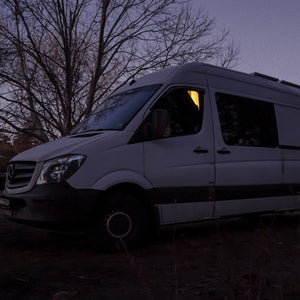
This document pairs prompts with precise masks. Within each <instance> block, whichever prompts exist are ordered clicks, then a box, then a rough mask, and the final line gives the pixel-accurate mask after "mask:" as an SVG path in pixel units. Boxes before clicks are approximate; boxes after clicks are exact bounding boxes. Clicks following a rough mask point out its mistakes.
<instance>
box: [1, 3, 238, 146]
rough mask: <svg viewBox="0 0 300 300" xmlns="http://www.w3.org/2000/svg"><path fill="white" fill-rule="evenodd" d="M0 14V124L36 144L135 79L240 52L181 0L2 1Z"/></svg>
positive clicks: (231, 58)
mask: <svg viewBox="0 0 300 300" xmlns="http://www.w3.org/2000/svg"><path fill="white" fill-rule="evenodd" d="M0 16H1V21H0V42H1V50H2V49H3V50H2V51H1V53H0V54H3V55H4V54H5V60H1V61H0V63H2V65H1V68H0V123H1V125H0V126H1V127H0V128H1V130H2V131H3V132H7V133H27V134H29V135H31V136H33V137H35V138H38V139H39V140H40V141H42V142H45V141H48V140H49V139H54V138H56V137H59V136H64V135H66V134H68V133H69V132H70V130H71V129H72V128H73V127H74V126H75V125H76V124H78V123H79V122H80V121H81V120H82V119H83V118H84V117H86V116H87V115H88V114H89V113H90V112H91V111H92V110H93V108H94V107H95V105H97V104H99V103H100V102H101V101H102V99H103V98H104V97H105V96H106V95H107V94H108V93H110V92H111V91H112V89H115V88H117V87H118V86H120V85H121V84H122V83H124V82H126V81H129V80H131V79H132V78H134V77H137V76H141V75H144V74H146V73H149V72H150V71H154V70H157V69H161V68H166V67H169V66H171V65H175V64H182V63H186V62H190V61H206V62H212V63H216V64H219V65H222V66H227V67H228V66H231V65H232V64H234V63H235V62H236V59H237V56H238V48H237V47H236V45H235V44H234V43H233V42H231V41H230V39H229V33H228V31H226V30H224V31H223V32H221V33H220V34H219V35H216V36H214V29H215V20H214V19H213V18H210V17H209V16H208V15H207V14H206V13H205V12H204V11H203V10H199V11H193V10H192V8H191V7H190V6H189V5H188V1H186V0H101V1H93V0H2V3H1V4H0ZM3 55H1V58H2V57H4V56H3Z"/></svg>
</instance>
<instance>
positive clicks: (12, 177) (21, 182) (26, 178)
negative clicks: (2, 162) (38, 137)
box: [6, 162, 36, 189]
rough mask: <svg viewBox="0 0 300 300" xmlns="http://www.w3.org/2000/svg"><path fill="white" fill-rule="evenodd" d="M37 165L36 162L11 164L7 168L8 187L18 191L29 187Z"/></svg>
mask: <svg viewBox="0 0 300 300" xmlns="http://www.w3.org/2000/svg"><path fill="white" fill-rule="evenodd" d="M35 165H36V163H35V162H12V163H10V164H9V165H8V168H7V180H6V185H7V187H8V188H9V189H17V188H21V187H25V186H27V185H28V184H29V182H30V180H31V178H32V175H33V172H34V169H35Z"/></svg>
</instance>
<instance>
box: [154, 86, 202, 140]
mask: <svg viewBox="0 0 300 300" xmlns="http://www.w3.org/2000/svg"><path fill="white" fill-rule="evenodd" d="M152 109H165V110H167V111H168V113H169V118H170V126H171V128H170V129H171V136H181V135H189V134H195V133H197V132H199V131H200V129H201V126H202V116H203V93H201V92H199V91H195V90H192V89H189V88H176V89H172V90H171V91H170V92H168V93H167V94H165V95H164V96H163V97H162V98H161V99H159V100H158V101H157V103H156V104H155V105H154V106H153V108H152Z"/></svg>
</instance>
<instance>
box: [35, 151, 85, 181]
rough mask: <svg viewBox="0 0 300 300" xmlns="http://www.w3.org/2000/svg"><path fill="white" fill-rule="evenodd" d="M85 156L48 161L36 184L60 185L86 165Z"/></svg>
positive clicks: (72, 156)
mask: <svg viewBox="0 0 300 300" xmlns="http://www.w3.org/2000/svg"><path fill="white" fill-rule="evenodd" d="M84 161H85V156H83V155H66V156H63V157H58V158H55V159H52V160H49V161H47V162H46V163H45V164H44V166H43V168H42V171H41V173H40V176H39V178H38V180H37V182H36V184H48V183H59V182H62V181H65V180H66V179H68V178H69V177H70V176H72V175H73V174H74V173H75V172H76V171H77V170H78V169H79V168H80V167H81V165H82V164H83V163H84Z"/></svg>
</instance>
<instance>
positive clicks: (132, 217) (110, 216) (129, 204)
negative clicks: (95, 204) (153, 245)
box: [92, 192, 147, 252]
mask: <svg viewBox="0 0 300 300" xmlns="http://www.w3.org/2000/svg"><path fill="white" fill-rule="evenodd" d="M146 224H147V212H146V208H145V206H144V205H143V203H142V202H141V201H140V200H139V199H137V197H136V196H134V195H131V194H128V193H123V192H117V193H113V194H111V195H110V196H109V197H108V199H107V201H106V204H105V205H104V207H103V208H102V209H101V211H100V212H98V214H97V217H96V220H95V222H94V225H93V230H92V232H93V235H92V236H93V240H94V241H95V242H96V246H97V248H98V249H99V248H100V250H104V251H110V252H112V251H113V252H115V251H127V250H128V249H132V248H135V247H136V246H138V245H140V244H141V243H142V241H143V238H144V234H145V232H146Z"/></svg>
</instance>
